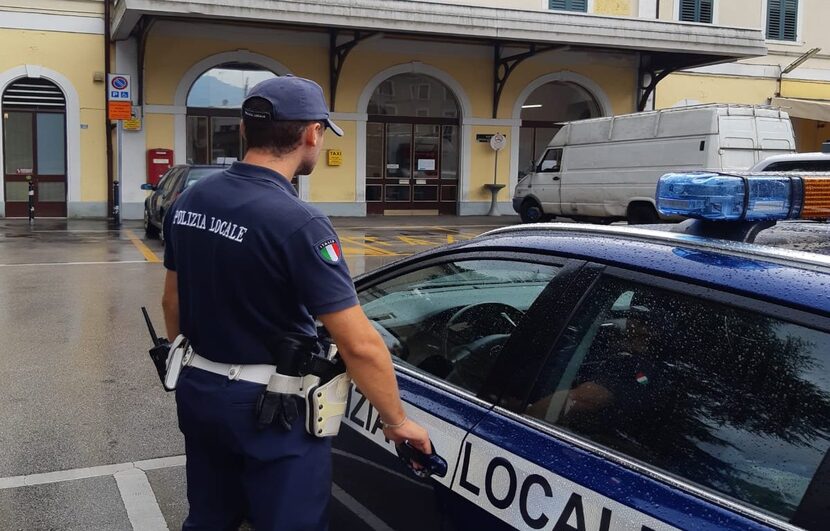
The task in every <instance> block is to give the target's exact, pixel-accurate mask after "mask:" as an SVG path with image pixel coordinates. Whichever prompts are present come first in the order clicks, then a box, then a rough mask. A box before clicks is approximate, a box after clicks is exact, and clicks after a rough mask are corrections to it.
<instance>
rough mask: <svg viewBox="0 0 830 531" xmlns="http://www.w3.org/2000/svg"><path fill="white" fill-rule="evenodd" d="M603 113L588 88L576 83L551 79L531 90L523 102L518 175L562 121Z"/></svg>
mask: <svg viewBox="0 0 830 531" xmlns="http://www.w3.org/2000/svg"><path fill="white" fill-rule="evenodd" d="M599 116H602V112H601V111H600V107H599V104H598V103H597V102H596V100H595V99H594V97H593V96H592V95H591V93H590V92H588V91H587V90H585V89H584V88H582V87H581V86H579V85H577V84H576V83H570V82H563V81H552V82H550V83H546V84H544V85H542V86H541V87H539V88H537V89H536V90H534V91H533V92H532V93H531V94H530V96H528V98H527V100H526V101H525V103H524V104H523V105H522V116H521V117H522V127H521V132H520V137H519V169H520V172H519V174H520V176H522V175H524V173H525V171H526V170H527V168H528V167H529V166H531V161H535V160H536V159H538V158H539V156H540V155H541V154H542V153H544V151H545V147H546V146H547V145H548V143H549V142H550V141H551V139H552V138H553V137H554V135H556V133H557V131H559V129H560V128H561V127H562V125H561V124H562V123H564V122H570V121H573V120H584V119H587V118H597V117H599Z"/></svg>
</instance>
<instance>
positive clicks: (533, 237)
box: [422, 223, 830, 315]
mask: <svg viewBox="0 0 830 531" xmlns="http://www.w3.org/2000/svg"><path fill="white" fill-rule="evenodd" d="M669 227H671V226H669ZM493 247H497V248H500V249H510V250H514V251H537V252H538V251H541V252H550V253H556V254H557V255H560V256H564V257H568V258H574V259H579V260H588V261H592V262H598V263H602V264H605V265H609V266H618V267H622V268H625V269H629V270H631V269H633V270H635V271H641V272H645V273H651V274H656V275H665V276H670V277H672V278H677V279H681V280H683V279H685V280H688V281H691V282H694V283H697V284H704V285H707V286H709V287H712V288H716V289H719V290H723V291H729V292H733V293H737V294H741V295H747V296H754V297H759V296H760V297H762V298H764V299H767V300H773V301H776V302H778V303H780V304H784V305H787V306H790V307H793V308H799V309H802V310H807V311H810V312H819V313H825V314H828V315H830V257H826V256H822V255H818V254H813V253H804V252H800V251H792V250H787V249H778V248H773V247H767V246H761V245H753V244H744V243H737V242H730V241H725V240H714V239H709V238H704V237H700V236H690V235H685V234H677V233H672V232H663V231H657V230H649V229H639V228H632V227H627V226H609V227H604V226H596V225H588V224H566V223H541V224H534V225H517V226H511V227H504V228H501V229H496V230H493V231H490V232H487V233H485V234H483V235H481V236H478V237H476V238H474V239H472V240H468V241H466V242H461V243H459V244H456V245H454V246H453V248H454V249H456V250H457V249H468V250H477V249H486V248H493ZM443 250H444V251H446V248H443ZM441 252H442V249H441V248H439V249H435V250H432V251H427V253H424V254H427V255H428V254H440V253H441ZM422 256H423V255H422Z"/></svg>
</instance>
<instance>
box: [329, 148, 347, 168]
mask: <svg viewBox="0 0 830 531" xmlns="http://www.w3.org/2000/svg"><path fill="white" fill-rule="evenodd" d="M326 154H327V156H328V160H327V162H328V165H329V166H340V165H341V164H343V151H341V150H339V149H330V150H328V152H327V153H326Z"/></svg>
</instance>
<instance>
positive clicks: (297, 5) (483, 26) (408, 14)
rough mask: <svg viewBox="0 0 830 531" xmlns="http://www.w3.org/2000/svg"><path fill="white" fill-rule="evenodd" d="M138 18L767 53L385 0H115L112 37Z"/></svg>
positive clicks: (658, 27) (746, 45) (728, 33)
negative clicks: (277, 24)
mask: <svg viewBox="0 0 830 531" xmlns="http://www.w3.org/2000/svg"><path fill="white" fill-rule="evenodd" d="M144 16H151V17H176V18H184V17H186V18H188V19H200V20H203V21H220V22H223V23H235V22H236V23H243V22H244V23H251V22H256V23H279V24H289V25H294V26H297V25H302V26H316V27H318V28H321V29H339V30H370V31H377V32H384V33H390V34H409V35H421V36H432V37H434V38H435V39H436V40H441V39H442V38H443V39H465V40H474V41H483V42H502V43H511V42H513V43H536V44H547V45H569V46H572V47H580V48H592V49H600V50H628V51H631V52H640V53H645V54H647V55H649V56H651V57H652V58H653V60H654V61H652V62H653V63H654V64H658V63H663V64H668V65H672V66H676V67H693V66H701V65H706V64H714V63H719V62H727V61H734V60H736V59H741V58H748V57H757V56H762V55H766V52H767V49H766V44H765V41H764V38H763V35H762V34H761V32H760V31H759V30H753V29H747V28H733V27H724V26H716V25H712V24H690V23H686V22H675V21H664V20H651V19H639V18H625V17H608V16H597V15H589V14H584V13H571V12H565V11H547V10H520V9H505V8H491V7H481V6H464V5H454V4H451V3H449V2H448V3H434V2H418V1H411V2H401V1H393V0H283V1H279V2H275V1H272V0H119V1H118V2H116V4H115V7H114V10H113V16H112V21H111V28H112V36H113V39H115V40H120V39H126V38H127V37H129V35H130V34H131V33H132V32H133V30H134V29H135V27H136V25H138V24H139V21H140V20H141V18H142V17H144ZM658 66H659V65H658Z"/></svg>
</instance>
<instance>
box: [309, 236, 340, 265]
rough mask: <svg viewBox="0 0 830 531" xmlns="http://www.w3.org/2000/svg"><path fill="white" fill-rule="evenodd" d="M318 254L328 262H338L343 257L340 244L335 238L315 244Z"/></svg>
mask: <svg viewBox="0 0 830 531" xmlns="http://www.w3.org/2000/svg"><path fill="white" fill-rule="evenodd" d="M314 250H315V251H316V252H317V256H319V257H320V259H322V260H323V261H324V262H325V263H327V264H337V263H339V262H340V260H342V259H343V251H341V250H340V244H339V243H338V242H337V240H335V239H334V238H328V239H326V240H323V241H321V242H319V243H317V245H315V246H314Z"/></svg>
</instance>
